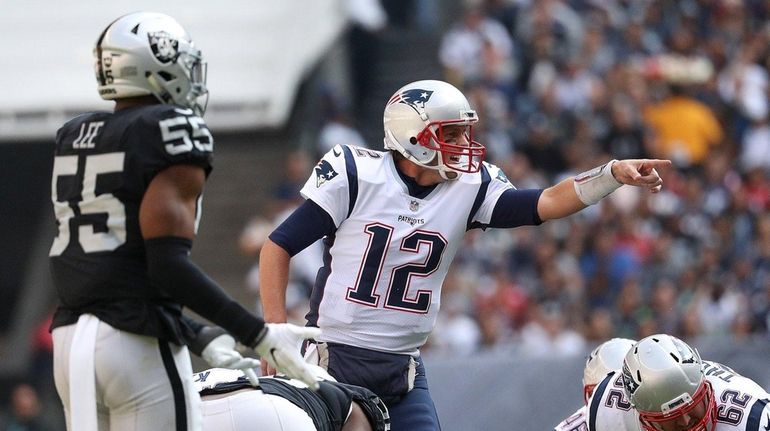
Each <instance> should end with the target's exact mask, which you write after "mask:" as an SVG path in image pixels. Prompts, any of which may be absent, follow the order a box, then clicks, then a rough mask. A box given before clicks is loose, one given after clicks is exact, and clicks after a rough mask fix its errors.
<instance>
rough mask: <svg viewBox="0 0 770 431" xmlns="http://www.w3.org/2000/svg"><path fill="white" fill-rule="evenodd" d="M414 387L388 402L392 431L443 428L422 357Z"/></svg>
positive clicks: (435, 430)
mask: <svg viewBox="0 0 770 431" xmlns="http://www.w3.org/2000/svg"><path fill="white" fill-rule="evenodd" d="M418 361H419V363H420V364H419V365H418V366H417V375H416V377H415V379H414V389H412V390H411V391H409V392H408V393H407V394H406V395H404V397H403V398H402V399H401V400H400V401H399V402H398V403H393V404H388V410H389V411H390V427H391V428H390V429H391V430H392V431H437V430H440V429H441V425H440V424H439V420H438V414H437V413H436V406H435V405H434V404H433V398H431V396H430V391H429V390H428V377H427V376H426V374H425V366H424V365H423V364H422V359H418Z"/></svg>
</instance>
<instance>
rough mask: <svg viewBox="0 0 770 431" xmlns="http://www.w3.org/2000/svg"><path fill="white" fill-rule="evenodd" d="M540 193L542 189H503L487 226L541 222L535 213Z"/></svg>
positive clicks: (522, 224) (501, 226)
mask: <svg viewBox="0 0 770 431" xmlns="http://www.w3.org/2000/svg"><path fill="white" fill-rule="evenodd" d="M541 193H543V190H542V189H526V190H518V189H508V190H506V191H504V192H503V193H502V194H501V195H500V198H499V199H498V200H497V203H496V204H495V209H494V210H492V217H491V219H490V221H489V226H490V227H497V228H509V227H516V226H527V225H539V224H541V223H543V221H542V220H541V219H540V216H539V215H538V214H537V202H538V200H540V194H541Z"/></svg>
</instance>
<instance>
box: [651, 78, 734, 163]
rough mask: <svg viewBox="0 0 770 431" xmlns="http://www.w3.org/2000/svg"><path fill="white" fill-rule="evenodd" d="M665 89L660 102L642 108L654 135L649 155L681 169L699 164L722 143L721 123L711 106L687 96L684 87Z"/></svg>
mask: <svg viewBox="0 0 770 431" xmlns="http://www.w3.org/2000/svg"><path fill="white" fill-rule="evenodd" d="M668 91H669V96H668V97H666V98H665V99H664V100H663V101H661V102H660V103H657V104H652V105H649V106H647V107H645V109H644V119H645V121H646V122H647V124H648V125H649V127H650V128H651V129H652V131H653V133H654V135H655V144H654V145H653V146H652V155H653V156H654V157H658V158H666V159H671V160H672V161H673V162H674V163H675V164H676V165H678V166H680V167H684V168H687V167H690V166H699V165H701V164H702V163H703V161H704V160H705V159H706V158H707V157H708V155H709V152H710V151H711V150H712V147H715V146H718V145H720V144H721V143H722V139H723V133H722V126H721V125H720V124H719V120H717V119H716V118H715V117H714V114H713V112H712V110H711V108H709V107H708V106H706V105H704V104H703V103H701V102H699V101H697V100H695V99H694V98H692V97H690V96H688V95H687V91H686V89H685V88H684V87H682V86H680V85H670V86H669V87H668Z"/></svg>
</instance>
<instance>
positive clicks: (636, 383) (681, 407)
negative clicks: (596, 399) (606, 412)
mask: <svg viewBox="0 0 770 431" xmlns="http://www.w3.org/2000/svg"><path fill="white" fill-rule="evenodd" d="M702 365H703V363H702V361H701V358H700V355H698V352H697V351H696V350H695V349H693V348H692V347H690V346H689V345H687V344H686V343H685V342H684V341H682V340H680V339H678V338H676V337H672V336H670V335H666V334H656V335H651V336H649V337H646V338H644V339H642V340H641V341H639V343H637V344H636V345H634V346H633V347H632V348H631V350H629V351H628V354H627V355H626V358H625V360H624V362H623V371H622V372H623V386H624V389H625V392H626V396H627V397H628V399H629V400H630V401H631V404H632V405H633V406H634V408H635V409H636V410H637V412H638V413H639V421H640V422H641V425H642V428H644V429H645V430H648V431H658V430H660V429H662V428H661V426H660V425H659V424H661V423H664V422H672V421H677V420H680V421H681V420H683V418H684V416H685V415H688V416H690V418H688V419H687V420H688V421H689V422H688V423H687V424H686V425H687V426H688V428H687V429H688V431H708V430H710V429H711V428H713V426H714V422H715V420H716V416H715V410H716V401H715V399H714V390H713V389H712V387H711V383H709V382H708V381H707V380H706V377H705V375H704V374H703V368H702ZM701 414H702V416H701Z"/></svg>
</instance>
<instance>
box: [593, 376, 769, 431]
mask: <svg viewBox="0 0 770 431" xmlns="http://www.w3.org/2000/svg"><path fill="white" fill-rule="evenodd" d="M703 369H704V372H705V374H706V379H707V380H708V381H709V382H710V383H711V385H712V387H713V388H714V396H715V398H716V406H717V408H716V426H715V427H714V429H713V431H767V430H770V407H769V406H768V404H769V403H770V394H768V393H767V392H766V391H765V390H764V389H762V388H761V387H760V386H759V385H758V384H756V383H754V382H753V381H752V380H750V379H747V378H745V377H743V376H741V375H739V374H737V373H735V371H733V370H731V369H729V368H728V367H726V366H724V365H722V364H719V363H716V362H710V361H703ZM587 429H588V430H589V431H624V430H625V431H637V430H641V429H642V428H641V426H640V424H639V415H638V413H637V412H636V410H634V409H633V408H631V403H630V402H629V401H628V399H627V398H626V396H625V393H624V392H623V382H622V377H621V373H618V372H612V373H610V374H608V375H607V377H605V378H604V380H603V381H602V382H601V383H599V384H598V385H597V386H596V389H595V390H594V393H593V395H592V396H591V400H590V401H589V403H588V428H587Z"/></svg>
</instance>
